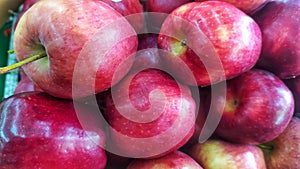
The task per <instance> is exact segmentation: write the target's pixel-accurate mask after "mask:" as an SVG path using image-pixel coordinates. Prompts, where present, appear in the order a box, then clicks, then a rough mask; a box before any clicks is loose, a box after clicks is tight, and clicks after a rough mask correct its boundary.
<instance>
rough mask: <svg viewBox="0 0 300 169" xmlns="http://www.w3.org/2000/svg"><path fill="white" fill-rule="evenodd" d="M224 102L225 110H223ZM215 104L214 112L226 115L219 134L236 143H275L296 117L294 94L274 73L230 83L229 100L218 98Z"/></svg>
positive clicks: (262, 72) (254, 74) (254, 72)
mask: <svg viewBox="0 0 300 169" xmlns="http://www.w3.org/2000/svg"><path fill="white" fill-rule="evenodd" d="M224 102H225V106H224V107H223V108H222V107H220V105H223V103H224ZM211 104H213V105H212V107H213V110H212V111H213V112H216V113H222V118H221V121H220V123H219V125H218V128H217V129H216V133H217V134H218V135H219V136H220V137H221V138H223V139H225V140H227V141H230V142H235V143H244V144H261V143H265V142H268V141H270V140H273V139H274V138H276V137H277V136H278V135H279V134H280V133H282V132H283V131H284V129H285V128H286V127H287V125H288V124H289V122H290V120H291V118H292V116H293V114H294V98H293V94H292V92H291V90H290V89H289V88H288V87H287V86H286V85H285V84H284V82H283V81H282V80H280V79H279V78H278V77H277V76H275V75H274V74H273V73H270V72H268V71H265V70H259V69H252V70H250V71H248V72H245V73H243V74H242V75H240V76H239V77H236V78H234V79H231V80H228V81H227V83H226V96H218V97H216V98H215V99H213V100H212V102H211Z"/></svg>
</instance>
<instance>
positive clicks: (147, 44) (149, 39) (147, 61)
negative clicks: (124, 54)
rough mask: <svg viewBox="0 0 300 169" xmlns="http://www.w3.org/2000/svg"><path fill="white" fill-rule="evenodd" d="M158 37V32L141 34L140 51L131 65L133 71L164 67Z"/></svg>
mask: <svg viewBox="0 0 300 169" xmlns="http://www.w3.org/2000/svg"><path fill="white" fill-rule="evenodd" d="M157 37H158V34H154V33H146V34H140V35H139V44H138V51H137V53H136V56H135V59H134V63H133V65H132V67H131V70H130V71H131V72H136V71H141V70H143V69H148V68H157V69H162V70H163V69H164V67H163V63H162V61H161V58H160V56H159V52H158V50H159V49H158V45H157Z"/></svg>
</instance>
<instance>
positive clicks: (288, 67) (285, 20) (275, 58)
mask: <svg viewBox="0 0 300 169" xmlns="http://www.w3.org/2000/svg"><path fill="white" fill-rule="evenodd" d="M299 11H300V1H298V0H284V1H281V0H280V1H270V2H269V3H267V4H266V5H265V6H264V8H262V9H261V10H259V11H258V12H256V13H255V14H254V15H253V18H254V20H255V21H256V22H257V24H258V25H259V26H260V29H261V31H262V35H263V36H262V37H263V39H262V43H263V45H262V53H261V56H260V58H259V60H258V62H257V67H258V68H261V69H266V70H269V71H271V72H273V73H274V74H276V75H277V76H278V77H280V78H282V79H288V78H292V77H295V76H298V75H300V66H299V65H300V45H299V44H300V22H299V18H300V12H299Z"/></svg>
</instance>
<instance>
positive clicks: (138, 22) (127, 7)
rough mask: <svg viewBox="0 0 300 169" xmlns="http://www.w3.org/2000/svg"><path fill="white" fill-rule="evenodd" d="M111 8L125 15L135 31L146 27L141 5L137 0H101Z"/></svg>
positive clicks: (140, 30) (141, 30) (138, 31)
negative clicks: (115, 0) (116, 0)
mask: <svg viewBox="0 0 300 169" xmlns="http://www.w3.org/2000/svg"><path fill="white" fill-rule="evenodd" d="M102 1H103V2H105V3H107V4H109V6H111V7H112V8H114V9H115V10H116V11H118V12H119V13H120V14H122V15H123V16H125V17H126V19H127V20H128V21H129V23H130V24H131V25H132V26H133V27H134V29H135V30H136V32H137V33H140V32H143V31H144V30H145V28H146V26H145V19H144V14H143V6H142V4H141V3H140V1H139V0H122V1H118V2H114V1H112V0H102Z"/></svg>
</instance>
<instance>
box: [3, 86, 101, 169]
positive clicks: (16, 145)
mask: <svg viewBox="0 0 300 169" xmlns="http://www.w3.org/2000/svg"><path fill="white" fill-rule="evenodd" d="M79 117H80V119H79ZM79 120H80V121H79ZM0 124H1V130H0V152H1V153H0V159H1V163H0V168H2V169H7V168H8V169H9V168H14V169H16V168H22V169H32V168H43V169H53V168H55V169H73V168H81V169H100V168H104V167H105V165H106V154H105V151H104V149H103V146H104V143H105V137H106V136H105V135H104V132H103V129H102V128H103V127H102V126H101V125H102V123H101V121H98V119H97V118H95V113H94V111H93V110H92V109H90V108H88V107H84V106H81V107H80V108H78V109H76V111H75V109H74V105H73V101H70V100H62V99H58V98H54V97H52V96H50V95H48V94H47V93H38V92H27V93H22V94H17V95H13V96H11V97H9V98H7V99H5V100H4V101H2V103H1V105H0Z"/></svg>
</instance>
